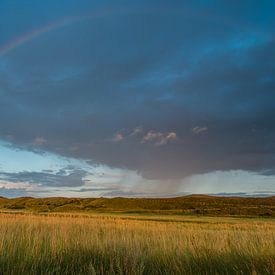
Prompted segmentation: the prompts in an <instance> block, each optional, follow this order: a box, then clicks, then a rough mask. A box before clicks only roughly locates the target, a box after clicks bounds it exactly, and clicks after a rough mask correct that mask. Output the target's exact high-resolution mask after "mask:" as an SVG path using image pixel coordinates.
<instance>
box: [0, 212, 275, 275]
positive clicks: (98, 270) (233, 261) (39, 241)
mask: <svg viewBox="0 0 275 275" xmlns="http://www.w3.org/2000/svg"><path fill="white" fill-rule="evenodd" d="M0 251H1V254H0V274H11V275H12V274H131V275H132V274H133V275H135V274H275V220H274V219H273V218H236V217H235V218H232V217H196V216H183V215H155V214H146V215H145V214H139V215H138V214H107V213H105V214H104V213H103V214H98V213H87V214H83V213H82V214H81V213H36V214H33V213H28V212H21V213H13V212H11V211H10V213H1V214H0Z"/></svg>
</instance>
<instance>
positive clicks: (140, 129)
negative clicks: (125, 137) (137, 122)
mask: <svg viewBox="0 0 275 275" xmlns="http://www.w3.org/2000/svg"><path fill="white" fill-rule="evenodd" d="M142 132H143V128H142V127H141V126H139V127H136V128H134V129H133V131H132V132H131V133H130V135H129V137H133V136H136V135H139V134H141V133H142Z"/></svg>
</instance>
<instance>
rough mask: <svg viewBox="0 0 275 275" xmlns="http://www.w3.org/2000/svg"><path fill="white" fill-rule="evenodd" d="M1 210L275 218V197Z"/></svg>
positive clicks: (73, 201) (83, 202) (2, 206)
mask: <svg viewBox="0 0 275 275" xmlns="http://www.w3.org/2000/svg"><path fill="white" fill-rule="evenodd" d="M0 210H2V211H8V210H13V211H14V210H17V211H18V210H19V211H31V212H109V213H110V212H119V213H161V214H181V215H210V216H231V215H233V216H264V217H275V197H269V198H240V197H214V196H207V195H190V196H184V197H176V198H120V197H119V198H111V199H110V198H83V199H82V198H62V197H56V198H32V197H21V198H14V199H7V198H4V197H0Z"/></svg>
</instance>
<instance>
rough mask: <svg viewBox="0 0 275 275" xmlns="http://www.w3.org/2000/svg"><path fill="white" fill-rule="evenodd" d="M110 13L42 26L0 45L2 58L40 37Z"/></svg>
mask: <svg viewBox="0 0 275 275" xmlns="http://www.w3.org/2000/svg"><path fill="white" fill-rule="evenodd" d="M108 12H109V11H106V10H105V11H103V12H93V13H88V14H84V15H78V16H68V17H64V18H62V19H59V20H57V21H54V22H50V23H48V24H47V25H45V26H42V27H40V28H36V29H34V30H32V31H30V32H26V33H23V34H21V35H19V36H18V37H16V38H15V39H13V40H11V41H9V42H8V43H6V44H5V45H3V46H1V45H0V57H3V56H5V55H6V54H8V53H9V52H11V51H12V50H14V49H16V48H18V47H20V46H22V45H24V44H26V43H28V42H29V41H32V40H33V39H35V38H37V37H38V36H40V35H42V34H44V33H47V32H50V31H53V30H56V29H59V28H63V27H66V26H69V25H71V24H74V23H76V22H79V21H82V20H85V19H91V18H96V17H102V16H104V15H106V14H107V13H108Z"/></svg>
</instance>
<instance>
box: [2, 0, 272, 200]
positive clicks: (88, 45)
mask: <svg viewBox="0 0 275 275" xmlns="http://www.w3.org/2000/svg"><path fill="white" fill-rule="evenodd" d="M274 11H275V6H274V3H273V2H272V1H260V2H259V1H246V0H245V1H242V2H239V1H233V2H232V1H169V2H167V1H151V0H150V1H131V2H129V1H85V0H78V1H76V0H66V1H63V0H61V1H53V0H49V1H34V0H33V1H31V0H26V1H19V0H12V1H11V0H9V1H8V0H3V1H1V3H0V33H1V36H0V195H2V196H10V197H13V196H26V195H30V196H81V197H89V196H165V195H173V194H185V193H209V194H240V195H261V196H262V195H272V194H274V193H275V169H274V168H275V124H274V117H275V75H274V72H275V63H274V60H275V50H274V49H275V43H274V30H275V19H274V18H275V16H274V15H275V14H274Z"/></svg>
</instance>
